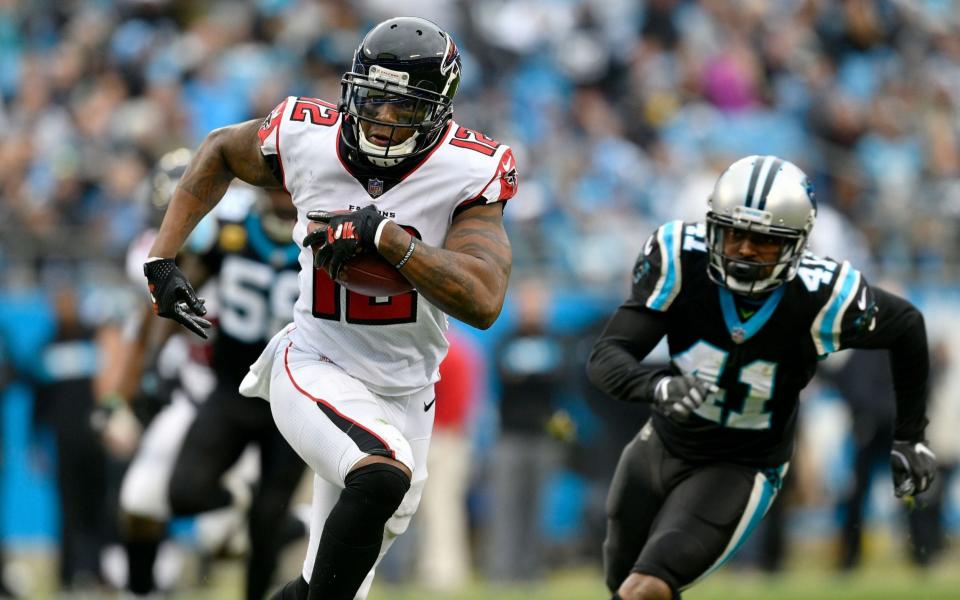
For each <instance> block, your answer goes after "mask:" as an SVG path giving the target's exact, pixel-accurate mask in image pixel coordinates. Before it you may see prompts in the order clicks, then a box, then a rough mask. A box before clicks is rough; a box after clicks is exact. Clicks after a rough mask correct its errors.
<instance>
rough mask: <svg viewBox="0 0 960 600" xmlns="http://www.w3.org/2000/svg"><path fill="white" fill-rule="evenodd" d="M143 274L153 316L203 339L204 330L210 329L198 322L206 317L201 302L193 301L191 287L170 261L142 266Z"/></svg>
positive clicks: (160, 260) (207, 325) (208, 325)
mask: <svg viewBox="0 0 960 600" xmlns="http://www.w3.org/2000/svg"><path fill="white" fill-rule="evenodd" d="M143 274H144V275H146V276H147V287H148V288H150V299H151V300H153V312H154V313H156V314H157V315H159V316H161V317H166V318H167V319H173V320H174V321H176V322H177V323H180V324H181V325H183V326H184V327H186V328H187V329H189V330H190V331H192V332H194V333H195V334H197V335H199V336H200V337H202V338H203V339H207V334H206V333H205V332H204V331H203V330H204V329H209V328H210V321H207V320H206V319H201V318H200V317H202V316H203V315H205V314H207V309H206V308H205V307H204V306H203V304H204V300H203V298H197V293H196V292H194V291H193V286H191V285H190V282H189V281H187V278H186V277H184V276H183V272H181V271H180V268H179V267H177V264H176V263H175V262H174V261H173V259H172V258H156V259H153V260H148V261H147V262H145V263H144V264H143Z"/></svg>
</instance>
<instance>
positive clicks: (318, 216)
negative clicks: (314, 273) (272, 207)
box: [303, 204, 386, 279]
mask: <svg viewBox="0 0 960 600" xmlns="http://www.w3.org/2000/svg"><path fill="white" fill-rule="evenodd" d="M307 218H308V219H310V220H311V221H313V222H314V223H323V224H326V228H318V229H313V230H312V231H310V233H308V234H307V236H306V237H305V238H303V245H304V246H305V247H314V248H316V247H317V245H318V244H319V243H320V242H322V245H320V247H319V248H318V249H317V250H316V252H315V254H314V261H313V264H314V265H315V266H318V267H320V268H323V269H326V270H327V272H328V273H330V276H331V277H333V278H334V279H337V278H338V276H339V275H340V269H342V268H343V265H344V264H346V262H347V261H348V260H350V259H351V258H353V257H354V256H355V255H356V254H357V253H358V252H361V251H363V250H370V251H373V252H376V250H377V244H376V237H377V229H378V228H379V227H380V225H381V223H383V221H385V220H386V217H384V216H383V215H381V214H380V213H379V212H378V211H377V209H376V207H374V206H373V205H372V204H370V205H367V206H365V207H363V208H361V209H360V210H356V211H353V212H349V213H338V212H327V211H322V210H312V211H310V212H308V213H307Z"/></svg>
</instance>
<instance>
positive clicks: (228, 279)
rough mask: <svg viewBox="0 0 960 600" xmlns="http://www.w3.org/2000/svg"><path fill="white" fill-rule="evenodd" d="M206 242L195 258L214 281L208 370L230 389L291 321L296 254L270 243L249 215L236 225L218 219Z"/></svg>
mask: <svg viewBox="0 0 960 600" xmlns="http://www.w3.org/2000/svg"><path fill="white" fill-rule="evenodd" d="M211 239H212V241H213V242H212V244H211V245H210V247H209V249H208V250H207V251H205V252H203V253H201V254H200V259H201V261H202V262H203V264H204V266H205V267H206V269H207V270H208V272H209V273H210V274H211V275H212V277H214V278H215V280H214V285H215V297H216V300H217V311H216V312H217V322H218V323H217V325H218V327H217V331H216V335H215V337H214V340H213V341H212V351H211V353H212V356H211V366H212V367H213V369H214V371H215V373H216V375H217V379H218V380H219V381H220V382H221V383H225V384H226V385H231V386H234V387H236V386H239V384H240V381H241V380H242V379H243V376H244V375H245V374H246V372H247V367H249V366H250V365H251V364H252V363H253V362H254V361H255V360H256V359H257V357H259V356H260V353H261V352H262V351H263V348H264V347H265V346H266V343H267V342H268V341H269V340H270V338H271V337H272V336H273V334H275V333H276V332H277V331H279V330H280V328H281V327H283V326H284V325H286V324H287V323H289V322H290V321H291V320H292V319H293V305H294V303H295V302H296V300H297V297H298V295H299V293H300V288H299V283H298V275H299V271H300V267H299V264H298V262H297V256H298V255H299V252H300V248H299V247H298V246H297V244H295V243H294V242H293V241H290V242H287V243H285V244H283V243H277V242H275V241H273V240H272V239H271V238H270V237H268V236H267V234H266V232H265V231H264V229H263V226H262V224H261V221H260V216H259V215H258V214H257V213H256V212H254V211H252V210H251V211H250V212H249V213H247V214H246V216H245V217H241V218H239V219H236V220H234V219H229V218H225V217H218V219H217V222H216V232H215V234H214V235H213V236H212V237H211Z"/></svg>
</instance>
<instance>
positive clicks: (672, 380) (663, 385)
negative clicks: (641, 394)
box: [654, 374, 719, 421]
mask: <svg viewBox="0 0 960 600" xmlns="http://www.w3.org/2000/svg"><path fill="white" fill-rule="evenodd" d="M718 389H719V388H717V386H716V385H714V384H712V383H708V382H706V381H702V380H700V379H697V378H696V377H694V376H693V375H685V374H683V375H670V376H668V377H664V378H663V379H661V380H660V381H658V382H657V387H656V389H655V390H654V398H655V404H656V407H657V410H659V411H660V412H661V413H662V414H664V415H666V416H667V417H669V418H671V419H673V420H674V421H686V420H687V419H688V418H690V415H691V414H692V413H693V412H694V411H696V410H697V409H698V408H700V405H701V404H703V402H704V401H705V400H706V399H707V395H708V394H715V393H716V392H717V390H718Z"/></svg>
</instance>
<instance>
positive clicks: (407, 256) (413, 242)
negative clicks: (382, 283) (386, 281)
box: [393, 235, 417, 270]
mask: <svg viewBox="0 0 960 600" xmlns="http://www.w3.org/2000/svg"><path fill="white" fill-rule="evenodd" d="M416 246H417V238H415V237H413V236H412V235H411V236H410V245H409V246H407V253H406V254H404V255H403V258H401V259H400V262H398V263H397V264H395V265H393V266H394V268H396V269H397V270H400V267H402V266H403V265H405V264H407V261H408V260H410V257H411V256H413V250H414V249H415V248H416Z"/></svg>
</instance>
